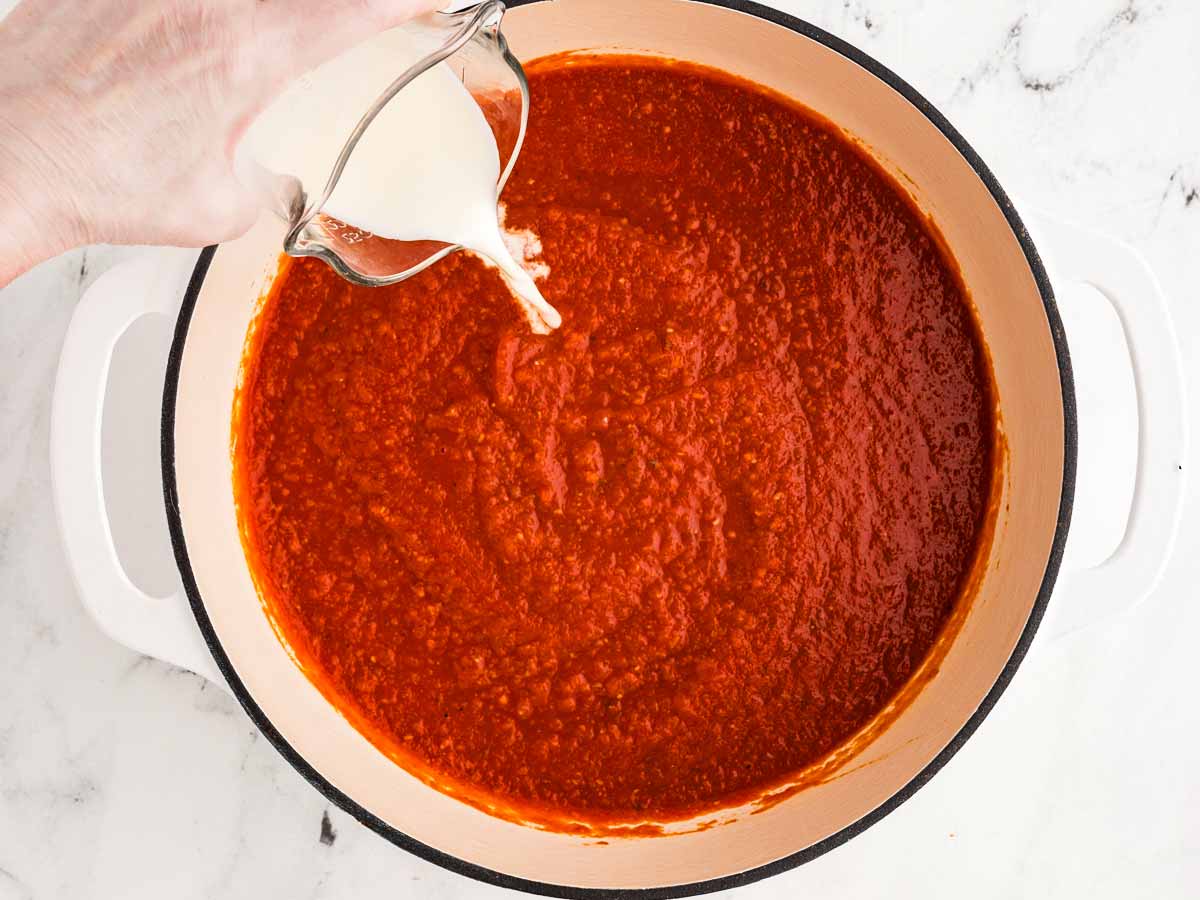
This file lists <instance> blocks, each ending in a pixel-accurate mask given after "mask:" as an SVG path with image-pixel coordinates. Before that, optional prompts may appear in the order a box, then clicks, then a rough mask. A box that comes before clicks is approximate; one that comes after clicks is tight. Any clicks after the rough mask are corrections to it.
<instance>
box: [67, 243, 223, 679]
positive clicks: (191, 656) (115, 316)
mask: <svg viewBox="0 0 1200 900" xmlns="http://www.w3.org/2000/svg"><path fill="white" fill-rule="evenodd" d="M195 257H196V252H195V251H194V250H165V249H163V250H155V251H152V252H151V253H148V254H146V255H144V256H141V257H139V258H137V259H134V260H131V261H129V262H126V263H122V264H120V265H118V266H115V267H114V268H112V269H110V270H109V271H108V272H106V273H104V274H103V275H101V276H100V277H99V278H98V279H97V280H96V282H95V283H94V284H93V285H92V286H91V287H90V288H89V289H88V290H87V292H86V293H85V294H84V295H83V297H82V298H81V299H80V301H79V305H78V307H77V308H76V310H75V314H74V316H73V317H72V319H71V324H70V325H69V326H68V328H67V335H66V339H65V341H64V342H63V349H62V355H61V357H60V359H59V366H58V376H57V379H56V381H55V385H54V399H53V401H52V405H51V412H50V466H51V480H52V485H53V494H54V505H55V511H56V513H57V515H58V527H59V532H60V533H61V535H62V540H63V547H64V550H65V551H66V557H67V567H68V569H69V570H70V572H71V576H72V578H73V579H74V581H75V587H76V589H77V591H78V594H79V598H80V600H81V601H82V602H83V606H84V608H85V609H86V610H87V612H88V613H89V615H91V617H92V619H93V620H94V621H95V622H96V624H97V625H98V626H99V627H100V630H101V631H103V632H104V633H105V634H107V635H108V636H109V637H111V638H113V639H114V640H115V641H117V642H118V643H121V644H124V645H125V646H126V647H129V648H130V649H131V650H134V651H136V652H138V653H143V654H145V655H147V656H153V657H155V658H157V659H161V660H163V661H165V662H168V663H171V664H172V665H176V666H179V667H181V668H184V669H188V670H190V671H192V672H195V673H196V674H198V675H201V676H203V677H204V678H207V679H208V680H209V681H211V682H213V683H214V684H216V685H218V686H220V687H221V688H222V689H225V690H228V688H227V687H226V684H225V680H224V679H223V678H222V677H221V675H220V672H219V671H218V670H217V666H216V663H215V662H214V661H213V658H212V655H211V654H210V653H209V652H208V648H207V647H206V646H205V644H204V641H203V639H202V637H201V635H200V630H199V628H198V627H197V626H196V622H195V619H193V617H192V613H191V609H190V607H189V606H188V602H187V598H186V597H185V596H184V594H183V591H182V588H181V589H180V590H178V591H176V592H175V593H173V594H172V595H171V596H169V597H152V596H150V595H149V594H147V593H145V592H144V591H142V590H141V589H140V588H138V587H137V585H135V584H134V583H133V582H132V581H131V580H130V578H129V576H128V575H127V574H126V572H125V570H124V568H123V567H122V565H121V561H120V558H119V557H118V556H117V551H116V547H115V545H114V544H113V536H112V530H111V527H110V525H109V518H108V509H107V507H106V504H105V500H104V485H103V480H102V479H103V472H102V467H101V451H100V446H101V445H100V441H101V432H102V425H103V415H104V396H105V393H106V391H107V387H108V372H109V367H110V364H111V362H112V353H113V347H114V346H115V345H116V342H117V341H118V339H119V338H120V337H121V335H123V334H124V333H125V332H126V331H127V330H128V329H129V327H130V326H131V325H132V324H133V323H134V322H136V321H137V320H138V319H140V318H142V317H143V316H146V315H151V314H161V315H174V314H175V312H176V311H177V309H178V306H179V299H180V297H181V296H182V293H183V288H184V286H185V285H186V284H187V277H188V275H189V273H190V272H191V270H192V267H193V265H194V263H195Z"/></svg>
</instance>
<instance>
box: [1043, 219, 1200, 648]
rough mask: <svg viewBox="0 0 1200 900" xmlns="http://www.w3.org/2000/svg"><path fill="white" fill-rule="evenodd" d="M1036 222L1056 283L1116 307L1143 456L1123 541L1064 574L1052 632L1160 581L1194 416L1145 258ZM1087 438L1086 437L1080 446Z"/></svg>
mask: <svg viewBox="0 0 1200 900" xmlns="http://www.w3.org/2000/svg"><path fill="white" fill-rule="evenodd" d="M1029 220H1030V226H1031V231H1033V233H1034V236H1035V238H1036V240H1037V241H1038V243H1039V246H1040V247H1041V248H1042V249H1043V251H1044V252H1045V254H1046V256H1047V258H1048V262H1049V264H1050V269H1051V274H1052V275H1053V277H1054V278H1055V280H1056V282H1057V283H1059V284H1060V286H1065V285H1066V284H1069V283H1080V284H1086V285H1089V286H1091V287H1092V288H1094V289H1095V290H1096V291H1098V292H1099V293H1100V294H1102V295H1103V298H1104V299H1107V301H1108V302H1109V303H1110V304H1111V305H1112V307H1113V309H1115V310H1116V313H1117V316H1118V318H1119V319H1120V324H1121V328H1122V329H1123V331H1124V333H1125V338H1126V343H1127V346H1128V351H1129V358H1130V361H1131V364H1132V369H1133V383H1134V393H1135V395H1136V415H1137V462H1136V472H1135V476H1134V478H1135V480H1134V488H1133V498H1132V504H1131V506H1130V509H1129V519H1128V523H1127V528H1126V530H1125V533H1124V537H1123V538H1122V539H1121V542H1120V543H1119V544H1118V545H1117V547H1116V550H1115V551H1114V552H1113V553H1112V555H1111V556H1109V557H1108V558H1107V559H1106V560H1104V561H1103V562H1101V563H1100V564H1099V565H1095V566H1092V567H1089V568H1083V569H1079V570H1076V571H1064V573H1063V574H1061V575H1060V576H1059V580H1058V584H1057V586H1056V588H1055V591H1054V602H1053V604H1052V605H1051V616H1050V617H1049V621H1048V622H1047V626H1048V632H1049V634H1050V636H1055V635H1063V634H1067V633H1068V632H1071V631H1074V630H1076V629H1078V628H1080V627H1082V626H1084V625H1087V624H1090V623H1092V622H1095V621H1099V620H1102V619H1104V618H1107V617H1108V616H1111V615H1113V614H1115V613H1117V612H1118V611H1120V610H1123V609H1126V608H1130V607H1133V606H1135V605H1136V604H1138V603H1139V602H1141V601H1142V600H1143V599H1145V597H1146V596H1148V595H1149V594H1150V593H1151V592H1152V591H1153V590H1154V588H1155V587H1156V586H1157V584H1158V582H1159V581H1160V579H1161V578H1162V574H1163V571H1164V569H1165V568H1166V564H1167V561H1168V559H1169V558H1170V556H1171V552H1172V550H1173V548H1174V546H1175V539H1176V536H1177V534H1178V531H1179V521H1180V516H1181V513H1182V510H1183V494H1184V491H1185V488H1186V479H1187V467H1188V460H1187V452H1188V421H1187V405H1186V400H1185V388H1184V378H1183V365H1182V361H1181V358H1180V354H1179V345H1178V342H1177V340H1176V336H1175V328H1174V325H1173V324H1172V321H1171V313H1170V310H1169V308H1168V306H1167V301H1166V297H1165V296H1164V294H1163V291H1162V288H1161V287H1160V285H1159V282H1158V279H1157V278H1156V277H1155V275H1154V272H1153V271H1152V270H1151V268H1150V266H1149V265H1148V264H1147V262H1146V260H1145V259H1144V258H1143V257H1142V255H1141V254H1140V253H1139V252H1138V251H1137V250H1135V249H1134V248H1133V247H1131V246H1130V245H1128V244H1126V243H1124V242H1123V241H1120V240H1117V239H1116V238H1113V237H1110V236H1109V235H1105V234H1101V233H1099V232H1096V231H1093V230H1092V229H1090V228H1085V227H1082V226H1078V225H1073V224H1069V223H1066V222H1063V221H1060V220H1058V219H1055V218H1053V217H1050V216H1046V215H1034V216H1031V217H1029ZM1097 299H1098V300H1099V299H1100V298H1097ZM1067 337H1068V340H1070V339H1071V337H1072V335H1071V334H1070V333H1069V332H1068V334H1067ZM1077 339H1078V340H1083V339H1086V335H1081V336H1077ZM1114 364H1116V361H1114ZM1088 439H1089V438H1088V435H1086V434H1083V435H1080V446H1081V451H1082V450H1083V449H1085V448H1084V447H1083V444H1084V442H1085V441H1087V440H1088ZM1093 439H1094V438H1093ZM1113 474H1114V475H1115V474H1116V473H1113Z"/></svg>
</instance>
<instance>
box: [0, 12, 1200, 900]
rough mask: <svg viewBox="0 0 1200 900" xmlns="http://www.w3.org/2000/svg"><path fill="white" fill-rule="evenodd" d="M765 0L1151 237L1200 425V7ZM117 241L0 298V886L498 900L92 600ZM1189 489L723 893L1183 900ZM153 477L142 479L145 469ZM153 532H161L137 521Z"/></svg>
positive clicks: (1194, 731)
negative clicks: (962, 714)
mask: <svg viewBox="0 0 1200 900" xmlns="http://www.w3.org/2000/svg"><path fill="white" fill-rule="evenodd" d="M10 5H11V4H10V3H8V2H5V0H0V9H6V8H7V7H8V6H10ZM775 5H777V6H779V7H781V8H784V9H786V10H788V11H789V12H793V13H795V14H798V15H800V16H802V17H804V18H807V19H809V20H810V21H812V22H814V23H816V24H818V25H820V26H822V27H824V28H827V29H829V30H830V31H833V32H834V33H836V34H838V35H840V36H842V37H844V38H846V39H848V40H850V41H851V42H853V43H855V44H857V45H858V46H860V47H862V48H863V49H865V50H866V51H867V52H869V53H871V54H873V55H874V56H876V57H877V58H879V59H880V60H882V61H883V62H884V63H886V64H887V65H889V66H890V67H892V68H894V69H895V70H897V71H898V72H899V73H900V74H901V75H902V76H904V77H905V78H907V79H908V80H909V81H910V82H912V83H913V84H914V85H915V86H916V87H917V89H918V90H920V91H922V92H923V93H924V94H925V95H926V96H927V97H929V98H930V99H931V100H932V101H933V102H934V103H935V104H937V105H938V106H939V107H940V108H941V109H942V110H943V111H944V112H945V113H946V114H947V115H948V116H949V118H950V119H951V120H952V121H953V122H954V123H955V125H957V126H958V128H959V129H960V130H961V131H962V132H963V133H964V134H965V135H966V137H967V139H968V140H969V141H971V142H972V143H973V145H974V146H975V148H976V149H977V150H979V152H980V153H981V154H982V156H983V157H984V159H985V160H986V161H987V162H988V163H989V164H990V165H991V166H992V168H993V170H994V171H995V172H996V174H997V175H998V176H999V178H1000V180H1001V182H1002V183H1003V184H1004V185H1005V186H1006V188H1007V189H1008V190H1009V191H1010V192H1011V193H1013V194H1015V195H1017V196H1020V197H1022V198H1023V199H1024V200H1025V201H1026V202H1027V203H1030V204H1034V205H1037V206H1039V207H1041V208H1042V209H1045V210H1048V211H1050V212H1052V213H1057V214H1059V215H1062V216H1064V217H1067V218H1073V219H1076V220H1081V221H1085V222H1087V223H1090V224H1092V225H1094V226H1096V227H1098V228H1102V229H1104V230H1106V231H1109V232H1111V233H1112V234H1115V235H1117V236H1120V237H1123V238H1125V239H1126V240H1128V241H1130V242H1131V243H1133V244H1134V245H1135V246H1137V247H1139V248H1140V249H1141V250H1143V251H1144V252H1145V254H1146V255H1147V256H1148V258H1149V259H1150V261H1151V263H1152V265H1153V266H1154V268H1155V270H1156V271H1157V273H1158V275H1159V276H1160V278H1161V280H1162V282H1163V285H1164V287H1165V288H1166V290H1167V292H1168V295H1169V298H1170V302H1171V307H1172V310H1173V313H1174V316H1175V321H1176V325H1177V327H1178V330H1179V335H1180V341H1181V344H1182V350H1183V354H1184V359H1185V366H1186V370H1187V377H1188V381H1189V387H1190V390H1191V393H1192V397H1193V398H1194V400H1193V402H1192V406H1191V411H1192V421H1193V423H1195V422H1197V421H1200V417H1197V416H1196V415H1195V413H1196V410H1197V406H1198V405H1200V302H1197V301H1198V300H1200V296H1198V294H1200V288H1198V287H1197V284H1198V283H1200V278H1198V277H1197V276H1198V275H1200V263H1198V260H1200V116H1198V115H1197V105H1196V98H1197V97H1200V65H1198V64H1197V62H1196V60H1197V59H1200V4H1197V3H1195V2H1194V0H1053V2H1051V0H981V2H977V3H970V4H954V3H945V2H940V0H792V2H779V3H776V4H775ZM129 252H130V251H129V250H121V249H112V248H89V249H87V250H79V251H76V252H73V253H70V254H67V255H66V256H64V257H61V258H59V259H56V260H53V261H50V262H48V263H46V264H44V265H43V266H41V267H39V268H38V269H37V270H36V271H34V272H31V273H29V274H28V275H26V276H25V277H23V278H21V279H20V280H19V281H17V282H16V283H14V284H13V285H11V286H10V287H8V288H7V289H5V290H4V291H3V292H0V686H2V687H0V900H9V898H14V900H15V898H26V897H38V898H41V897H71V898H89V897H97V898H110V897H122V898H140V897H146V898H163V897H170V898H172V900H185V898H193V897H196V898H199V897H205V898H208V897H219V898H224V897H260V896H269V897H288V898H302V897H308V898H320V900H327V898H340V897H355V898H370V897H397V896H401V897H403V896H438V897H465V896H471V897H483V896H484V895H487V896H498V895H499V894H500V893H501V891H500V890H499V889H496V888H492V887H488V886H485V885H482V884H478V883H475V882H472V881H469V880H467V879H465V878H463V877H460V876H458V875H454V874H451V873H449V872H446V871H443V870H442V869H439V868H437V867H435V866H433V865H431V864H429V863H426V862H424V861H422V860H420V859H417V858H416V857H413V856H411V855H409V854H407V853H405V852H404V851H402V850H399V849H397V848H395V847H392V846H391V845H390V844H388V843H387V842H385V841H384V840H382V839H381V838H379V837H377V836H375V835H374V834H373V833H371V832H369V831H368V830H366V829H365V828H363V827H360V826H359V825H358V824H357V823H355V822H354V821H353V820H352V819H350V818H349V817H347V816H346V815H344V814H342V813H341V812H339V811H338V810H336V809H331V808H330V807H329V804H328V803H327V801H325V799H324V798H323V797H322V796H321V795H320V794H318V793H317V792H316V791H314V790H313V789H312V788H310V787H309V786H308V785H307V784H306V783H305V782H304V781H303V780H302V779H301V777H300V776H299V775H298V774H297V773H296V772H294V771H293V770H292V769H291V768H290V767H289V766H288V765H287V763H285V762H284V761H283V760H282V758H280V757H279V755H278V754H277V753H276V752H275V751H274V750H273V749H272V748H271V747H270V746H269V745H268V744H267V743H266V742H265V741H263V740H261V739H259V737H258V735H257V733H256V732H255V729H254V727H253V726H252V725H251V723H250V722H249V720H248V719H247V718H246V716H245V715H244V714H243V713H242V711H241V709H240V708H239V707H238V706H237V704H236V703H235V702H234V701H232V700H231V699H229V698H228V697H227V696H225V695H224V694H222V693H221V692H220V691H217V690H214V689H213V688H212V687H211V686H206V685H205V683H204V682H203V681H202V680H201V679H199V678H197V677H194V676H192V675H190V674H187V673H182V672H180V671H177V670H172V669H170V668H168V667H166V666H163V665H161V664H159V663H157V662H154V661H152V660H148V659H145V658H142V657H138V656H137V655H135V654H133V653H131V652H129V651H127V650H125V649H124V648H122V647H120V646H117V645H116V644H114V643H112V642H110V641H109V640H108V639H107V638H105V637H104V635H102V634H101V633H100V632H99V631H98V630H97V628H96V627H95V625H93V624H92V622H91V620H89V619H88V617H87V616H86V615H85V613H84V612H83V610H82V608H81V607H80V604H79V601H78V598H77V597H76V595H75V591H74V588H73V587H72V584H71V581H70V578H69V577H68V575H67V572H66V569H65V563H64V559H63V555H62V550H61V547H60V544H59V539H58V535H57V530H56V526H55V520H54V512H53V509H52V504H51V498H50V486H49V466H48V456H47V447H48V429H49V415H48V410H49V400H50V392H51V388H52V384H53V378H54V371H55V365H56V362H57V358H58V352H59V348H60V346H61V342H62V336H63V332H64V329H65V327H66V324H67V322H68V320H69V318H70V316H71V311H72V309H73V307H74V305H75V304H76V302H77V301H78V298H79V295H80V292H81V290H82V289H83V288H85V287H86V286H87V285H88V284H89V283H90V282H91V281H92V280H93V279H94V278H95V276H96V275H97V274H98V273H99V272H101V271H103V270H104V269H105V268H107V267H108V266H110V265H112V264H113V262H114V261H116V260H118V259H119V258H121V257H122V256H124V255H127V254H128V253H129ZM155 334H157V335H158V336H159V338H160V339H161V336H162V334H163V331H162V330H161V329H160V330H159V331H158V332H155ZM151 337H152V335H150V332H148V331H147V332H146V336H145V340H150V338H151ZM139 364H141V365H146V366H149V365H150V363H145V362H144V361H143V362H141V363H138V362H136V361H135V363H127V364H126V369H128V368H129V366H130V365H139ZM157 377H158V375H157V372H155V374H154V378H157ZM150 380H151V381H153V379H150ZM151 439H152V436H151ZM146 453H147V455H146V457H145V458H146V459H148V460H153V458H154V455H153V454H154V450H153V448H149V449H148V450H147V451H146ZM1197 481H1200V479H1196V478H1193V479H1192V485H1193V487H1192V489H1191V491H1190V493H1189V496H1188V498H1187V500H1186V508H1185V512H1184V516H1185V520H1184V527H1183V533H1182V536H1181V540H1180V547H1179V550H1178V551H1177V552H1176V554H1175V557H1174V559H1173V560H1172V562H1171V564H1170V566H1169V569H1168V572H1167V575H1166V578H1165V580H1164V582H1163V584H1162V586H1161V587H1160V589H1159V590H1158V591H1156V593H1155V594H1154V595H1153V596H1151V597H1150V598H1149V599H1148V600H1147V601H1146V602H1145V603H1143V604H1142V605H1141V606H1140V607H1139V608H1137V609H1136V610H1133V611H1132V612H1130V613H1128V614H1126V615H1124V616H1122V617H1121V618H1120V619H1118V620H1115V621H1110V622H1108V623H1105V624H1103V625H1100V626H1097V627H1093V628H1091V629H1088V630H1085V631H1083V632H1081V633H1077V634H1074V635H1072V636H1069V637H1068V638H1065V639H1062V640H1060V641H1057V642H1050V641H1046V640H1042V639H1040V638H1039V640H1038V641H1037V642H1035V644H1034V648H1033V651H1032V652H1031V654H1030V656H1029V657H1028V658H1027V660H1026V662H1025V663H1024V665H1023V666H1022V668H1021V669H1020V671H1019V673H1018V674H1017V677H1016V679H1015V680H1014V682H1013V684H1012V686H1011V687H1010V689H1009V691H1008V692H1007V694H1005V696H1004V697H1003V699H1002V700H1001V702H1000V704H999V705H998V707H997V708H996V710H995V711H994V712H993V713H992V714H991V716H990V717H989V718H988V719H987V721H986V722H984V724H983V726H982V728H981V729H980V730H979V732H978V733H977V734H976V735H975V736H974V737H973V738H972V739H971V740H970V741H969V742H968V743H967V745H966V747H965V748H964V749H963V750H962V751H961V752H960V753H959V754H958V755H957V756H956V757H955V758H954V759H953V760H952V761H951V762H950V764H949V765H948V766H947V767H946V768H945V769H944V770H943V771H942V772H941V773H940V774H939V775H938V776H937V777H936V778H935V779H934V780H933V782H932V783H931V784H929V785H928V786H927V787H925V788H923V789H922V790H921V791H919V792H918V793H917V794H916V796H915V797H914V798H913V799H911V800H910V801H908V803H906V804H905V805H904V806H902V807H901V808H900V809H899V810H898V811H897V812H895V813H893V814H892V815H890V816H888V817H887V818H885V819H884V820H883V821H882V822H881V823H880V824H878V825H876V826H875V827H873V828H871V829H870V830H869V831H867V832H866V833H865V834H864V835H862V836H860V837H858V838H855V839H854V840H853V841H851V842H850V843H849V844H847V845H845V846H843V847H841V848H839V849H838V850H835V851H833V852H832V853H829V854H827V855H826V856H824V857H821V858H820V859H818V860H816V861H815V862H813V863H810V864H808V865H806V866H803V867H801V868H799V869H797V870H794V871H792V872H790V873H787V874H785V875H782V876H779V877H776V878H773V879H770V880H768V881H765V882H762V883H759V884H757V885H754V886H751V887H749V888H745V889H742V890H740V891H737V892H736V893H738V894H739V895H740V896H742V897H747V898H749V897H776V896H778V897H784V896H797V895H803V896H822V897H889V898H893V897H900V896H913V897H922V898H928V900H933V898H940V897H946V898H951V897H954V898H957V897H961V896H971V897H974V898H990V897H996V898H1002V897H1003V898H1008V897H1012V896H1055V897H1075V896H1078V897H1083V896H1087V897H1089V898H1092V900H1099V898H1108V897H1112V898H1126V897H1131V896H1141V897H1156V898H1161V900H1165V898H1174V897H1185V896H1190V897H1195V896H1196V895H1197V891H1198V890H1200V765H1198V764H1197V763H1198V762H1200V758H1198V756H1197V750H1196V748H1197V746H1200V703H1197V702H1196V700H1195V692H1196V686H1197V685H1200V652H1198V650H1197V641H1198V640H1200V603H1198V602H1197V599H1198V598H1197V588H1196V585H1198V584H1200V554H1197V553H1196V552H1195V550H1194V548H1195V546H1196V545H1197V540H1198V539H1200V485H1197ZM144 482H145V497H149V498H154V497H157V496H158V491H159V485H158V482H157V472H156V470H155V471H154V474H153V475H150V474H147V475H146V477H145V479H144ZM151 507H152V503H151ZM147 508H150V507H147ZM135 518H136V517H135ZM130 527H131V528H132V531H129V532H128V533H130V534H134V535H135V536H136V534H137V525H136V524H135V525H133V526H130ZM141 528H142V532H143V540H142V543H143V544H144V545H145V546H144V547H142V549H147V548H149V549H150V550H152V551H153V552H160V550H161V548H162V546H163V544H164V542H165V538H164V537H163V536H162V534H161V532H160V531H158V530H157V528H158V526H157V525H156V523H155V522H154V521H153V517H151V518H150V519H144V521H143V522H142V525H141ZM135 539H136V538H135ZM160 556H161V553H160ZM158 566H159V568H158V574H157V575H156V574H155V572H154V571H151V570H153V569H154V565H150V567H149V570H148V572H149V574H148V577H150V578H151V580H153V578H155V577H158V578H161V577H163V575H162V560H161V559H160V560H159V563H158Z"/></svg>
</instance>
